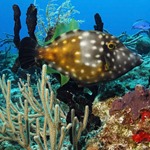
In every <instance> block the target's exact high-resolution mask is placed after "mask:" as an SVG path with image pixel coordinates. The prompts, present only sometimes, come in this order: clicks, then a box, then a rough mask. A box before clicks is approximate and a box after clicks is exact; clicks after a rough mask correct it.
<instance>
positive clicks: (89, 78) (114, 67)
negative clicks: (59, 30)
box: [19, 30, 142, 84]
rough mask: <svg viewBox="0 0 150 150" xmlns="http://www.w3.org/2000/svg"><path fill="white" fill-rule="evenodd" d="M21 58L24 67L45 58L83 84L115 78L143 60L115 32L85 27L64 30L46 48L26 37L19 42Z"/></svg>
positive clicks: (50, 64)
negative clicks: (85, 29)
mask: <svg viewBox="0 0 150 150" xmlns="http://www.w3.org/2000/svg"><path fill="white" fill-rule="evenodd" d="M19 61H20V65H21V67H22V68H23V69H26V68H28V67H31V66H32V65H34V64H35V63H38V62H39V61H44V62H46V63H47V64H48V65H49V66H50V67H52V68H54V69H56V70H57V71H59V72H61V73H63V74H65V75H68V76H69V77H71V78H73V79H75V80H77V81H79V82H80V83H83V84H84V83H85V84H93V83H97V82H103V81H109V80H113V79H116V78H117V77H120V76H121V75H123V74H125V73H126V72H128V71H129V70H131V69H132V68H134V67H136V66H138V65H140V64H141V63H142V61H141V59H140V56H139V55H137V54H135V53H132V52H131V51H129V50H128V49H127V48H126V47H125V46H124V45H123V44H122V43H121V42H120V41H119V40H118V39H117V38H116V37H114V36H113V35H111V34H108V33H103V32H99V31H82V30H73V31H70V32H67V33H64V34H62V35H61V36H59V37H57V38H56V39H55V40H54V41H53V42H52V43H51V44H50V45H47V46H45V47H39V46H38V45H37V44H36V42H35V41H34V40H33V39H31V38H29V37H25V38H24V39H23V40H22V41H21V44H20V50H19Z"/></svg>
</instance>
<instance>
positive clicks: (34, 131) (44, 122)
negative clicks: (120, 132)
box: [0, 65, 89, 150]
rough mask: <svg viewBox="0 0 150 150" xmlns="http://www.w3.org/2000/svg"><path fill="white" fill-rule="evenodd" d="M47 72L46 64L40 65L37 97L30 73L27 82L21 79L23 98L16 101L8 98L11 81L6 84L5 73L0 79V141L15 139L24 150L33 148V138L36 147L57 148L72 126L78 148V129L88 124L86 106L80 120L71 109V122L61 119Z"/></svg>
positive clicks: (79, 132)
mask: <svg viewBox="0 0 150 150" xmlns="http://www.w3.org/2000/svg"><path fill="white" fill-rule="evenodd" d="M46 71H47V66H46V65H43V68H42V77H41V80H40V79H39V80H38V83H37V90H38V94H39V96H38V97H39V98H38V97H35V96H34V93H33V89H32V87H31V85H30V76H29V75H28V76H27V83H24V82H23V81H22V80H20V82H19V89H20V92H21V93H20V97H22V98H20V99H19V100H18V102H17V103H14V102H13V101H12V98H11V81H10V80H8V81H7V83H6V82H5V75H3V77H2V78H1V79H0V89H1V91H2V94H3V96H4V99H5V100H6V107H5V106H0V124H1V126H0V141H5V140H8V141H15V142H17V143H18V144H19V145H21V146H22V147H23V148H25V149H26V150H32V149H33V143H34V141H35V142H36V143H37V145H38V149H39V150H48V149H50V148H51V150H56V149H57V150H60V149H61V147H62V145H63V141H64V138H65V136H66V134H67V132H68V130H69V129H70V128H71V127H72V139H73V147H74V148H75V149H77V144H78V141H79V139H80V136H81V132H82V131H83V130H84V129H85V127H86V125H87V121H88V114H89V107H88V106H86V107H85V114H84V117H83V122H80V121H78V118H77V117H76V116H75V114H74V110H72V118H71V120H72V123H68V124H67V123H66V121H63V122H62V120H65V119H66V117H65V115H64V113H63V111H62V109H61V107H60V105H59V100H57V99H56V98H55V95H54V92H53V90H52V88H51V85H50V83H49V82H48V77H47V75H46ZM33 139H34V141H33ZM49 139H50V140H49Z"/></svg>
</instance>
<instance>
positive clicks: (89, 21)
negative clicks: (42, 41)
mask: <svg viewBox="0 0 150 150" xmlns="http://www.w3.org/2000/svg"><path fill="white" fill-rule="evenodd" d="M33 2H34V0H11V1H8V0H1V1H0V22H1V23H0V38H3V37H5V34H4V33H9V34H13V26H14V21H13V10H12V5H13V4H18V5H19V6H20V9H21V12H22V16H21V21H22V30H21V33H20V35H21V37H24V36H27V29H26V25H25V17H26V11H27V8H28V6H29V5H30V4H31V3H33ZM48 2H49V0H36V4H37V5H38V6H39V7H40V8H41V9H43V12H44V10H45V8H46V5H47V3H48ZM62 2H64V0H58V2H57V3H58V4H61V3H62ZM71 3H72V5H73V6H75V9H77V10H79V11H80V14H76V15H75V19H80V20H84V23H82V24H81V25H80V28H81V29H83V30H92V29H93V25H94V23H95V22H94V14H95V13H99V14H100V15H101V17H102V19H103V22H104V28H105V29H107V30H108V31H109V32H110V33H112V34H114V35H119V34H121V33H122V32H124V31H126V32H127V33H134V32H136V31H135V30H134V31H133V30H132V29H131V26H132V24H133V23H134V22H135V21H136V20H138V19H145V20H149V21H150V11H149V10H150V5H149V4H150V1H149V0H132V1H131V0H113V1H110V0H103V1H102V0H99V1H98V0H91V1H87V0H81V1H80V2H79V1H76V0H72V1H71Z"/></svg>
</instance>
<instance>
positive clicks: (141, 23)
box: [132, 19, 150, 30]
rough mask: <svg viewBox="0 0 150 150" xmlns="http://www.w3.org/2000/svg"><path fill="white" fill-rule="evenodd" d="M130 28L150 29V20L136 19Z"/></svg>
mask: <svg viewBox="0 0 150 150" xmlns="http://www.w3.org/2000/svg"><path fill="white" fill-rule="evenodd" d="M132 29H141V30H149V29H150V22H148V21H146V20H143V19H140V20H137V21H136V22H135V23H134V24H133V25H132Z"/></svg>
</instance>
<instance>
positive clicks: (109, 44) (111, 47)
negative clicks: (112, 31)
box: [107, 42, 116, 50]
mask: <svg viewBox="0 0 150 150" xmlns="http://www.w3.org/2000/svg"><path fill="white" fill-rule="evenodd" d="M107 47H108V49H110V50H112V49H114V48H115V47H116V44H115V43H113V42H109V43H108V44H107Z"/></svg>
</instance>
